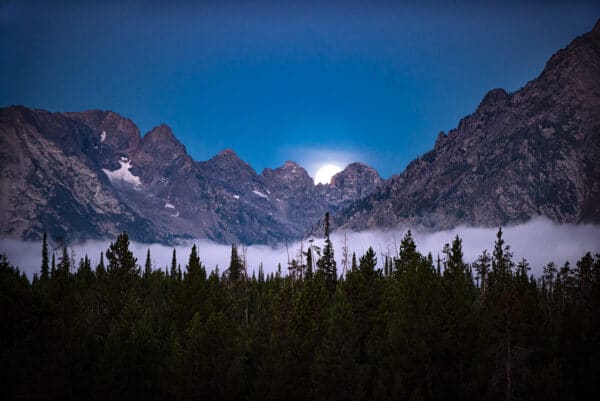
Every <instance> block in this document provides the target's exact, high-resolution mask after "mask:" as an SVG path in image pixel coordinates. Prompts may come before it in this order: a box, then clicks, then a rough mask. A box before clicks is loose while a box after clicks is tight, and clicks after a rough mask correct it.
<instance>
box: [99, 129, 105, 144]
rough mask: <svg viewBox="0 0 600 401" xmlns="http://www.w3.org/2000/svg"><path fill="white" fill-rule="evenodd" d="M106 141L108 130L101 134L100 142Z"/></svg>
mask: <svg viewBox="0 0 600 401" xmlns="http://www.w3.org/2000/svg"><path fill="white" fill-rule="evenodd" d="M104 141H106V131H102V134H100V142H104Z"/></svg>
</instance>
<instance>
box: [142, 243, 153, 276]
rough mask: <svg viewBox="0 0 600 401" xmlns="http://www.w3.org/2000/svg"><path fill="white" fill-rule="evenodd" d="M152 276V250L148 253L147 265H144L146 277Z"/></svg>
mask: <svg viewBox="0 0 600 401" xmlns="http://www.w3.org/2000/svg"><path fill="white" fill-rule="evenodd" d="M150 274H152V260H151V259H150V248H148V251H147V252H146V263H144V277H149V276H150Z"/></svg>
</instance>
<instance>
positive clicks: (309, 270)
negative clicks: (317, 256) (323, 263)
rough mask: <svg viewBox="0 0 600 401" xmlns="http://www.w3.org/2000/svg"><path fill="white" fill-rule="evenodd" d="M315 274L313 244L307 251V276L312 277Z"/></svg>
mask: <svg viewBox="0 0 600 401" xmlns="http://www.w3.org/2000/svg"><path fill="white" fill-rule="evenodd" d="M312 276H313V256H312V246H309V247H308V250H307V251H306V278H307V279H311V278H312Z"/></svg>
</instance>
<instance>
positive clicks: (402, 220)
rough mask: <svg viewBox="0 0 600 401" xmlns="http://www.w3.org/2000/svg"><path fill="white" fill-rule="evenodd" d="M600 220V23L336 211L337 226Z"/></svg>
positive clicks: (490, 96) (490, 95)
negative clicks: (534, 75)
mask: <svg viewBox="0 0 600 401" xmlns="http://www.w3.org/2000/svg"><path fill="white" fill-rule="evenodd" d="M536 215H543V216H547V217H549V218H551V219H552V220H554V221H557V222H570V223H578V222H586V221H590V222H599V221H600V22H599V23H597V24H596V26H595V27H594V29H593V30H592V32H590V33H588V34H586V35H583V36H581V37H579V38H577V39H575V40H574V41H573V42H572V43H571V44H570V45H569V46H568V47H567V48H565V49H563V50H560V51H559V52H557V53H556V54H555V55H553V56H552V57H551V58H550V60H549V61H548V62H547V64H546V66H545V68H544V70H543V72H542V73H541V74H540V76H539V77H538V78H536V79H534V80H533V81H530V82H529V83H528V84H527V85H526V86H525V87H523V88H522V89H520V90H518V91H516V92H515V93H512V94H508V93H506V92H505V91H504V90H502V89H495V90H492V91H490V92H489V93H488V94H487V95H486V96H485V97H484V99H483V101H482V102H481V104H480V105H479V107H478V108H477V110H476V111H475V113H473V114H472V115H469V116H467V117H465V118H463V119H462V120H461V121H460V122H459V124H458V127H456V128H455V129H453V130H451V131H450V132H449V133H448V134H447V135H445V134H444V133H440V135H439V136H438V139H437V141H436V143H435V147H434V148H433V150H431V151H430V152H428V153H427V154H425V155H423V156H421V157H419V158H418V159H416V160H414V161H413V162H412V163H410V164H409V166H408V167H407V168H406V170H405V171H404V172H403V173H402V174H400V175H397V176H393V177H392V178H390V179H389V180H388V181H387V182H386V183H385V184H384V185H382V186H380V187H379V188H378V189H377V190H375V191H374V192H372V193H371V194H370V195H369V196H367V197H366V198H365V199H362V200H361V201H358V202H356V203H354V204H353V205H351V206H350V207H348V208H347V209H345V210H344V211H343V212H342V213H340V214H338V215H337V216H336V223H337V225H338V227H344V228H351V229H358V230H361V229H366V228H371V227H395V226H398V225H401V224H410V225H418V226H423V227H427V228H431V229H445V228H450V227H453V226H456V225H459V224H471V225H484V226H496V225H500V224H507V223H510V222H518V221H524V220H527V219H529V218H530V217H532V216H536Z"/></svg>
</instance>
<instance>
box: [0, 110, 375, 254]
mask: <svg viewBox="0 0 600 401" xmlns="http://www.w3.org/2000/svg"><path fill="white" fill-rule="evenodd" d="M0 132H1V133H2V135H1V137H0V168H1V174H2V175H1V177H0V189H1V190H2V191H1V193H0V222H1V226H0V235H2V236H3V237H13V238H26V239H37V238H40V237H41V235H42V233H43V232H44V231H48V232H49V233H50V234H51V236H53V237H55V238H57V237H58V238H63V239H65V240H68V241H72V240H79V239H87V238H100V237H114V236H115V235H116V234H117V233H118V232H119V231H122V230H126V231H128V232H129V233H130V235H131V236H132V238H134V239H137V240H141V241H160V242H172V241H175V240H177V239H182V238H208V239H212V240H215V241H218V242H223V243H231V242H244V243H271V244H273V243H277V242H280V241H285V240H293V239H297V238H300V237H302V236H303V235H304V233H306V231H307V230H308V229H309V228H310V227H312V226H313V225H314V224H315V223H316V222H317V220H319V219H321V218H322V217H323V215H324V214H325V213H326V212H327V211H335V210H338V209H339V208H340V206H341V205H344V204H347V203H349V202H351V201H354V200H357V199H358V198H359V197H361V196H363V195H365V194H367V193H368V192H369V191H371V190H373V189H374V187H375V186H374V185H373V183H375V182H379V181H380V178H379V176H378V175H377V173H376V172H375V171H374V170H372V169H370V168H369V167H367V166H363V165H351V166H349V167H348V168H347V169H346V170H345V171H344V172H342V173H340V174H339V175H338V176H339V178H336V179H335V180H334V183H333V184H332V185H331V186H330V185H326V186H323V185H319V186H315V184H314V183H313V180H312V179H311V178H310V177H309V176H308V174H307V173H306V171H305V170H304V169H303V168H302V167H300V166H299V165H297V164H296V163H294V162H291V161H288V162H286V163H285V164H284V165H283V166H282V167H280V168H277V169H274V170H271V169H265V170H264V171H263V172H262V174H257V173H256V172H255V171H254V170H253V169H252V167H251V166H250V165H248V164H247V163H245V162H244V161H243V160H241V159H240V158H239V157H238V156H237V155H236V154H235V153H234V152H233V151H232V150H224V151H223V152H221V153H219V154H218V155H216V156H215V157H213V158H212V159H210V160H208V161H205V162H196V161H194V160H193V159H192V158H191V157H190V156H189V155H188V154H187V152H186V149H185V147H184V146H183V145H182V144H181V143H180V142H179V141H178V140H177V138H176V137H175V136H174V134H173V132H172V131H171V129H170V128H169V127H168V126H166V125H161V126H158V127H156V128H154V129H152V130H151V131H150V132H148V133H147V134H146V135H144V136H143V137H142V136H141V135H140V132H139V130H138V128H137V127H136V125H135V124H134V123H133V122H132V121H131V120H128V119H126V118H123V117H121V116H119V115H118V114H116V113H113V112H105V111H97V110H94V111H86V112H81V113H49V112H46V111H43V110H32V109H28V108H25V107H18V106H17V107H9V108H5V109H1V110H0Z"/></svg>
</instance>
